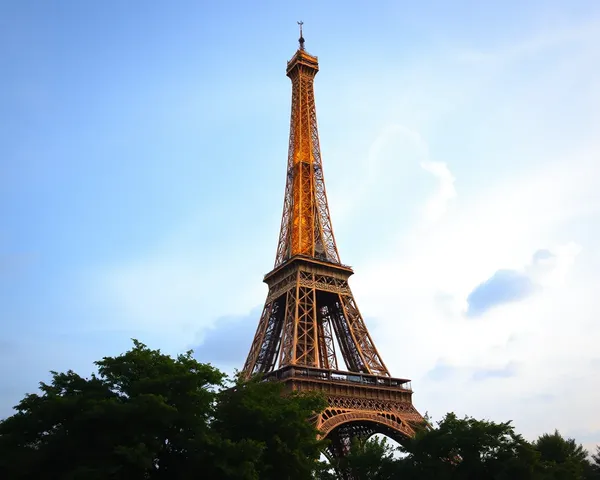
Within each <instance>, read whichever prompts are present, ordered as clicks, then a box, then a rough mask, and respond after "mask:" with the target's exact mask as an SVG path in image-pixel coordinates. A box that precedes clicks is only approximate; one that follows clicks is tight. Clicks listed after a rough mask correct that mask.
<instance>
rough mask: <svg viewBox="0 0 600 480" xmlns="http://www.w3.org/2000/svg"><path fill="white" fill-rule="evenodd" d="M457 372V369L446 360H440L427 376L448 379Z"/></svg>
mask: <svg viewBox="0 0 600 480" xmlns="http://www.w3.org/2000/svg"><path fill="white" fill-rule="evenodd" d="M455 373H456V369H455V368H454V367H452V366H450V365H448V364H446V363H444V362H438V363H437V364H436V366H435V367H433V368H432V369H431V370H429V371H428V372H427V376H428V377H429V378H431V379H432V380H434V381H439V380H447V379H448V378H450V377H451V376H453V375H454V374H455Z"/></svg>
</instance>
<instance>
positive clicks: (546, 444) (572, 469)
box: [533, 430, 591, 480]
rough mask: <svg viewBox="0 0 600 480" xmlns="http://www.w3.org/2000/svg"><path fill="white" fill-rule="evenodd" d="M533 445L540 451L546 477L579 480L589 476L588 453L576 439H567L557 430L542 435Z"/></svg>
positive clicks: (557, 479)
mask: <svg viewBox="0 0 600 480" xmlns="http://www.w3.org/2000/svg"><path fill="white" fill-rule="evenodd" d="M533 445H534V447H535V449H536V450H537V451H538V452H539V453H540V459H541V462H542V470H543V472H544V474H545V478H548V479H556V480H559V479H565V480H566V479H569V480H571V479H572V480H578V479H585V478H588V477H589V475H590V473H591V465H590V463H589V461H588V459H587V456H588V454H587V452H586V451H585V449H584V448H583V446H581V445H578V444H577V443H576V442H575V440H574V439H572V438H568V439H565V438H563V436H562V435H561V434H560V433H559V432H558V430H555V431H554V433H551V434H550V433H545V434H543V435H541V436H540V437H539V438H538V439H537V440H536V441H535V442H534V444H533Z"/></svg>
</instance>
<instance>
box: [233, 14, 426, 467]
mask: <svg viewBox="0 0 600 480" xmlns="http://www.w3.org/2000/svg"><path fill="white" fill-rule="evenodd" d="M299 23H300V22H299ZM299 43H300V46H299V48H298V50H297V51H296V53H295V54H294V56H293V57H292V59H291V60H290V61H289V62H288V63H287V72H286V73H287V76H288V77H289V78H290V79H291V81H292V113H291V121H290V141H289V151H288V163H287V176H286V186H285V197H284V202H283V218H282V220H281V233H280V235H279V243H278V245H277V256H276V259H275V266H274V268H273V270H271V271H270V272H269V273H267V274H266V275H265V277H264V282H265V283H267V285H268V286H269V293H268V295H267V299H266V302H265V306H264V309H263V311H262V315H261V317H260V321H259V323H258V328H257V329H256V334H255V336H254V340H253V342H252V346H251V348H250V352H249V354H248V358H247V360H246V363H245V365H244V368H243V370H242V375H243V376H244V377H245V378H249V377H251V376H252V375H255V374H262V375H263V376H264V377H265V378H268V379H271V380H278V381H281V382H284V383H285V384H286V386H287V387H288V388H289V389H290V390H296V391H307V390H312V391H315V390H316V391H319V392H322V393H323V394H324V395H325V397H326V398H327V401H328V407H327V408H326V409H325V410H324V411H323V412H321V414H320V415H319V416H318V417H317V419H316V423H317V428H318V429H319V431H320V436H321V438H323V437H326V438H328V439H330V440H331V442H330V447H329V452H328V453H329V454H330V455H331V456H333V457H340V456H343V455H345V453H347V451H348V449H349V446H350V443H351V440H352V438H353V437H362V438H366V437H369V436H371V435H373V434H376V433H381V434H384V435H387V436H389V437H391V438H392V439H394V440H396V441H402V438H403V437H406V436H408V437H411V436H413V435H414V434H415V427H416V426H417V425H422V424H423V423H424V419H423V417H422V416H421V415H420V414H419V412H417V410H416V409H415V407H414V406H413V404H412V389H411V385H410V380H407V379H403V378H393V377H391V376H390V373H389V371H388V369H387V367H386V366H385V363H384V362H383V359H382V358H381V355H380V354H379V352H378V351H377V349H376V348H375V344H374V342H373V339H372V338H371V336H370V335H369V332H368V330H367V327H366V325H365V322H364V320H363V318H362V316H361V314H360V312H359V310H358V308H357V306H356V301H355V300H354V296H353V295H352V291H351V290H350V286H349V285H348V278H349V277H350V276H351V275H352V274H353V273H354V272H353V271H352V268H350V267H349V266H346V265H343V264H342V263H341V262H340V256H339V253H338V249H337V246H336V243H335V239H334V236H333V229H332V227H331V219H330V215H329V207H328V204H327V195H326V192H325V181H324V177H323V166H322V162H321V150H320V147H319V134H318V130H317V116H316V109H315V97H314V89H313V82H314V78H315V75H316V74H317V72H318V71H319V64H318V60H317V57H315V56H313V55H310V54H309V53H307V52H306V50H305V48H304V38H303V36H302V24H301V23H300V39H299ZM336 346H337V349H336ZM338 352H339V354H338ZM340 357H341V359H342V360H343V362H344V367H345V368H344V367H342V366H341V365H340V364H338V359H339V358H340Z"/></svg>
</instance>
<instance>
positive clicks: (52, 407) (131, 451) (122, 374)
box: [0, 341, 322, 480]
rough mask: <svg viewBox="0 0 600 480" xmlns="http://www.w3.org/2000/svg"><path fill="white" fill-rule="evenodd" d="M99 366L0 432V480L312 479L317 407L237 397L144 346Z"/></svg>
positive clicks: (313, 401)
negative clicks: (287, 470)
mask: <svg viewBox="0 0 600 480" xmlns="http://www.w3.org/2000/svg"><path fill="white" fill-rule="evenodd" d="M96 365H97V367H98V373H97V374H96V375H92V376H91V377H90V378H88V379H86V378H83V377H81V376H79V375H77V374H76V373H75V372H72V371H68V372H67V373H57V372H52V380H51V382H50V383H49V384H46V383H41V384H40V390H41V392H40V393H37V394H30V395H27V396H26V397H25V398H24V399H23V400H22V401H21V402H20V403H19V404H18V405H17V406H16V410H17V413H16V414H15V415H13V416H12V417H9V418H7V419H5V420H4V421H2V422H1V423H0V478H7V479H15V480H18V479H26V478H27V479H29V478H44V479H72V480H77V479H82V480H83V479H86V480H93V479H106V478H111V479H152V480H154V479H175V478H176V479H187V478H190V479H191V478H198V475H199V472H201V473H202V476H204V477H206V478H215V479H216V478H236V479H248V480H254V479H259V478H260V479H262V478H267V479H268V478H275V477H274V476H273V474H272V472H273V471H275V470H277V469H279V468H280V467H281V464H277V463H274V462H276V461H277V462H289V464H290V465H292V466H293V469H294V471H298V472H302V474H298V475H295V476H294V475H291V476H289V477H285V476H282V477H278V478H290V479H292V478H294V479H295V478H310V472H309V473H307V471H308V470H310V468H309V467H308V465H311V466H313V465H314V464H315V461H316V459H317V458H318V456H319V452H320V448H321V446H320V444H319V443H318V442H316V440H315V438H316V430H315V429H314V428H313V427H312V426H311V424H310V423H309V422H308V419H309V418H310V416H312V415H313V414H314V412H315V411H317V410H320V409H321V408H322V404H321V403H319V402H322V400H320V399H319V398H318V397H315V396H303V395H295V396H292V397H289V398H288V399H286V400H285V401H283V400H282V386H281V385H280V384H273V383H268V382H254V383H251V384H248V385H243V384H241V383H240V382H238V384H237V385H236V386H235V387H234V388H233V389H232V390H228V389H226V388H223V387H225V386H226V385H225V376H224V374H223V373H221V372H219V371H218V370H217V369H215V368H213V367H212V366H210V365H206V364H201V363H198V362H197V361H196V360H195V359H194V358H193V357H192V353H191V352H188V353H186V354H184V355H180V356H178V357H177V358H175V359H173V358H171V357H169V356H167V355H164V354H162V353H161V352H160V351H158V350H151V349H149V348H147V347H146V346H145V345H143V344H141V343H139V342H137V341H134V346H133V348H132V349H131V350H130V351H128V352H126V353H125V354H123V355H120V356H117V357H107V358H104V359H102V360H101V361H99V362H96ZM267 406H268V408H267ZM279 424H282V425H285V427H284V428H283V429H280V430H278V431H277V433H278V436H277V437H273V438H271V434H272V433H273V432H275V431H276V430H277V427H276V425H279ZM269 472H271V473H269ZM269 475H271V476H269ZM302 475H305V476H302Z"/></svg>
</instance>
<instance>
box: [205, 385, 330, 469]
mask: <svg viewBox="0 0 600 480" xmlns="http://www.w3.org/2000/svg"><path fill="white" fill-rule="evenodd" d="M326 405H327V404H326V402H325V399H324V398H323V397H322V396H321V395H318V394H315V393H312V392H311V393H298V392H285V385H284V384H282V383H280V382H269V381H267V382H264V381H261V379H260V378H255V379H252V380H250V381H248V382H244V381H241V380H240V379H239V378H238V379H237V381H236V382H235V384H234V386H233V387H232V388H230V389H227V390H224V391H223V392H222V393H221V394H220V395H219V401H218V404H217V406H216V415H215V421H214V425H213V427H214V429H215V431H216V432H217V433H218V435H219V436H221V437H222V438H226V439H229V440H231V441H232V442H234V443H235V442H242V441H244V440H245V439H252V440H253V441H255V442H258V443H259V444H260V445H261V446H263V451H262V455H261V457H260V461H259V462H257V464H256V469H257V472H258V478H260V479H261V480H270V479H278V480H301V479H308V478H312V475H313V473H314V471H315V468H316V466H317V461H318V459H319V456H320V454H321V451H322V450H323V448H324V447H325V442H324V441H320V440H317V434H318V431H317V429H316V428H315V426H314V423H313V422H310V421H309V419H310V417H313V416H314V415H315V414H317V413H319V412H321V411H322V410H323V409H324V408H325V407H326Z"/></svg>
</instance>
